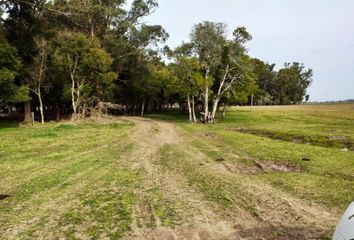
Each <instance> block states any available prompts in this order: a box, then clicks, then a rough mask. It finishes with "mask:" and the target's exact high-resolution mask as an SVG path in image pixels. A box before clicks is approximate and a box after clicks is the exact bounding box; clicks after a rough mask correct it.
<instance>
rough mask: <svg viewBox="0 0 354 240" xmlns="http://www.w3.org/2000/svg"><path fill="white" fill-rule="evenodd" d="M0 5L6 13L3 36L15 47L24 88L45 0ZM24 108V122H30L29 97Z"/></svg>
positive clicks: (27, 79) (39, 30) (40, 29)
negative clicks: (19, 60) (19, 61)
mask: <svg viewBox="0 0 354 240" xmlns="http://www.w3.org/2000/svg"><path fill="white" fill-rule="evenodd" d="M1 5H2V7H3V8H4V9H5V13H6V14H7V18H6V19H5V20H4V33H5V36H6V38H7V40H8V41H9V43H10V44H11V45H12V46H14V47H15V48H16V49H17V52H18V55H19V57H20V59H21V62H22V67H21V68H20V69H19V74H18V79H19V80H20V83H21V85H22V87H23V89H24V88H25V87H26V85H27V84H28V82H29V78H30V76H29V75H28V70H27V68H28V66H29V65H31V64H33V57H34V56H35V54H36V46H35V42H34V36H36V35H39V34H41V33H42V19H41V17H42V13H43V9H44V5H45V0H28V1H16V0H8V1H4V2H1ZM24 109H25V114H24V116H25V117H24V122H30V121H31V120H32V117H31V103H30V98H28V99H27V101H26V102H25V105H24Z"/></svg>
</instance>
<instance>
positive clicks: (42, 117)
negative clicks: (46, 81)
mask: <svg viewBox="0 0 354 240" xmlns="http://www.w3.org/2000/svg"><path fill="white" fill-rule="evenodd" d="M36 94H37V96H38V101H39V112H40V114H41V123H42V124H44V113H43V101H42V95H41V87H40V86H39V87H38V89H37V93H36Z"/></svg>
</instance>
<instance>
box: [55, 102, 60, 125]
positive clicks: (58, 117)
mask: <svg viewBox="0 0 354 240" xmlns="http://www.w3.org/2000/svg"><path fill="white" fill-rule="evenodd" d="M55 108H56V115H57V116H56V120H57V121H59V120H60V106H59V105H58V104H57V105H56V107H55Z"/></svg>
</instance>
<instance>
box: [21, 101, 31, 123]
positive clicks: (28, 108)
mask: <svg viewBox="0 0 354 240" xmlns="http://www.w3.org/2000/svg"><path fill="white" fill-rule="evenodd" d="M24 108H25V112H24V120H23V122H24V123H30V122H32V117H31V103H30V102H25V103H24Z"/></svg>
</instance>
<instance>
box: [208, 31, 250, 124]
mask: <svg viewBox="0 0 354 240" xmlns="http://www.w3.org/2000/svg"><path fill="white" fill-rule="evenodd" d="M233 36H234V38H233V39H232V40H225V41H224V47H223V53H222V61H221V63H220V66H219V70H220V71H219V72H217V75H218V76H215V79H216V80H215V82H214V86H215V87H216V88H215V87H214V88H215V90H216V91H215V93H214V95H213V108H212V113H211V121H214V119H215V116H216V111H217V109H218V106H219V103H220V100H221V98H222V97H223V96H225V94H226V93H227V92H229V91H232V92H234V93H235V92H237V91H238V92H241V91H244V90H245V89H246V86H249V85H250V84H252V83H253V82H254V73H253V68H252V65H251V64H252V63H251V60H250V58H249V57H248V55H247V51H246V48H245V46H244V44H245V43H246V42H247V41H250V40H251V39H252V36H251V35H250V34H249V33H248V32H247V30H246V28H245V27H239V28H237V29H236V30H235V31H234V32H233ZM241 82H243V84H240V83H241ZM240 90H241V91H240Z"/></svg>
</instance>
